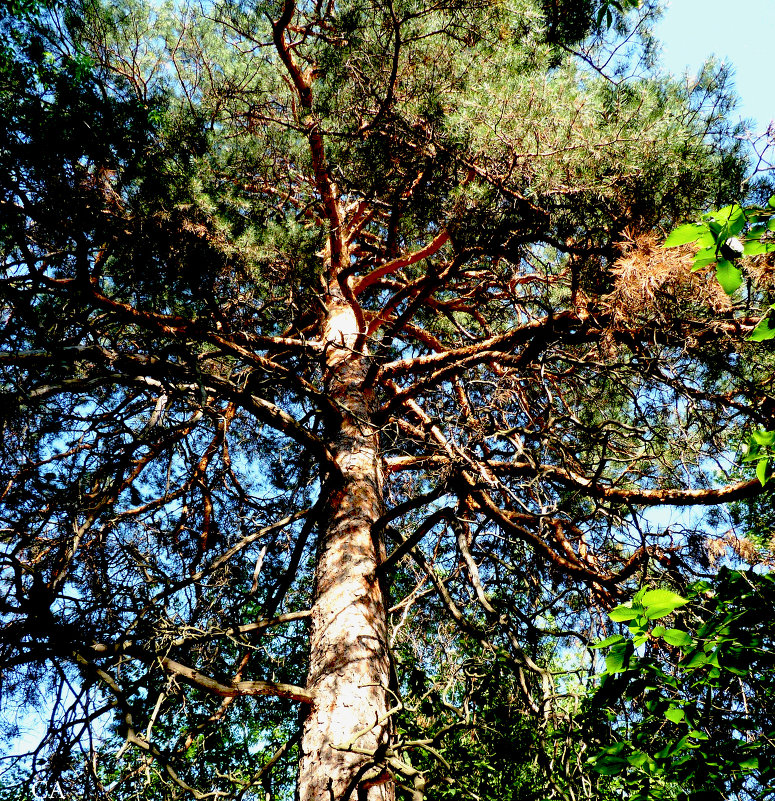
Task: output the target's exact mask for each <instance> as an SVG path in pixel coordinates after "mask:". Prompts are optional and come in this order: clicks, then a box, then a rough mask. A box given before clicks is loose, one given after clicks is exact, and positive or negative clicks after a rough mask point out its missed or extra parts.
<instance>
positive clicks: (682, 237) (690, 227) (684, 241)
mask: <svg viewBox="0 0 775 801" xmlns="http://www.w3.org/2000/svg"><path fill="white" fill-rule="evenodd" d="M705 231H707V226H705V225H703V224H702V223H688V224H687V225H679V226H678V228H674V229H673V230H672V231H671V232H670V233H669V234H668V237H667V239H666V240H665V244H664V246H663V247H666V248H674V247H678V246H679V245H688V244H689V243H690V242H696V241H697V240H698V239H699V238H700V237H701V236H702V234H703V233H704V232H705Z"/></svg>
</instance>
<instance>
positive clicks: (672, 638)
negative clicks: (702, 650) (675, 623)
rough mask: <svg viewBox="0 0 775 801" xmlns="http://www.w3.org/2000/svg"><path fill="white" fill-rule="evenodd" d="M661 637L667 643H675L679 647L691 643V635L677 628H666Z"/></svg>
mask: <svg viewBox="0 0 775 801" xmlns="http://www.w3.org/2000/svg"><path fill="white" fill-rule="evenodd" d="M662 639H663V640H664V641H665V642H666V643H668V644H669V645H675V646H678V647H680V648H686V646H687V645H691V644H692V635H691V634H689V633H688V632H687V631H680V630H679V629H666V630H665V633H664V634H663V635H662Z"/></svg>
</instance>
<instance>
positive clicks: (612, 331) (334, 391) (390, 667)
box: [0, 0, 773, 801]
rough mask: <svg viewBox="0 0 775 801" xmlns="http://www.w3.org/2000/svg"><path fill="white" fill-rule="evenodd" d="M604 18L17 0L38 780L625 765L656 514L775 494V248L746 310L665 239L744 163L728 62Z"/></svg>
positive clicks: (21, 304)
mask: <svg viewBox="0 0 775 801" xmlns="http://www.w3.org/2000/svg"><path fill="white" fill-rule="evenodd" d="M614 11H615V9H613V7H612V6H611V5H610V4H606V5H604V6H603V7H602V8H601V7H599V6H596V5H594V4H591V3H576V2H565V3H558V4H554V3H553V4H548V3H546V4H533V3H527V2H526V3H516V4H506V3H497V4H492V3H481V4H480V3H475V2H462V1H461V2H458V0H451V1H450V2H441V3H424V2H414V1H412V2H360V0H356V2H351V3H342V4H322V3H321V4H308V5H298V6H297V4H296V3H294V2H292V0H285V2H283V3H274V2H269V3H251V4H238V3H213V4H205V5H203V6H197V5H195V4H191V5H187V4H175V5H169V6H167V5H155V4H151V5H149V6H145V5H143V4H141V3H139V2H124V0H120V1H117V2H110V3H108V2H105V3H96V2H94V3H92V2H88V3H84V4H82V5H79V6H77V7H76V6H75V5H74V4H68V5H67V8H61V7H57V6H48V5H42V6H40V7H38V6H36V7H34V8H33V9H32V11H29V10H27V11H25V10H24V8H23V7H22V6H21V5H19V7H18V8H16V9H15V10H14V11H13V12H12V13H10V14H7V13H6V14H5V16H4V17H3V18H2V22H3V26H4V30H5V31H6V33H7V34H8V41H9V44H8V45H7V46H5V48H4V49H3V51H2V76H3V77H2V80H3V83H2V88H1V89H0V91H1V95H0V98H1V103H2V105H1V106H0V113H2V117H3V124H4V127H5V130H6V131H7V134H6V138H7V144H6V145H4V146H3V149H2V151H0V186H2V189H1V190H0V191H1V192H2V194H1V195H0V203H2V208H3V223H2V241H3V248H4V259H5V262H4V266H5V272H4V278H3V281H2V304H3V317H2V321H3V335H2V343H3V344H2V348H1V349H0V369H2V379H0V380H1V381H2V384H1V387H2V392H3V395H4V403H3V406H2V408H3V410H4V411H3V414H4V419H3V425H4V437H3V444H2V448H3V458H2V468H0V469H1V471H2V482H1V483H0V486H2V493H3V495H2V499H3V500H2V503H3V506H2V518H3V523H2V529H1V531H2V542H3V548H2V582H3V596H2V607H0V609H1V611H2V615H3V624H2V625H3V628H2V665H3V696H4V702H5V704H6V709H7V710H8V713H7V716H6V720H7V722H8V726H9V733H12V729H13V723H14V709H15V707H16V706H17V705H20V706H22V707H25V706H27V707H28V706H34V705H36V704H37V705H38V706H39V707H40V708H42V709H43V710H44V711H45V716H46V719H47V720H48V725H47V731H46V734H45V737H44V738H43V741H42V743H41V744H40V746H39V747H38V748H37V749H35V750H34V752H33V753H32V755H31V758H32V762H31V765H30V770H31V771H33V774H34V775H35V776H39V777H43V778H45V780H46V781H48V782H55V781H64V782H70V783H71V786H76V785H77V787H78V792H79V793H80V794H81V795H83V794H84V793H87V794H89V795H90V796H93V797H95V798H99V797H106V798H129V797H133V796H135V795H140V796H142V797H146V798H153V797H158V798H176V797H184V796H193V797H196V798H210V797H212V798H215V797H223V796H227V797H228V796H233V797H251V796H253V797H257V796H259V795H260V794H263V796H264V797H266V795H267V794H268V795H270V796H271V795H272V794H276V795H277V797H290V796H291V795H292V794H293V792H294V785H296V792H298V794H299V797H300V798H302V799H303V800H304V801H311V799H316V800H317V799H321V800H322V799H331V798H334V799H337V801H339V799H346V798H359V799H370V800H371V801H374V799H390V798H392V797H394V795H395V794H396V793H397V794H399V795H403V797H411V798H413V799H415V800H418V799H420V798H422V797H424V796H427V797H429V798H432V797H444V796H445V795H449V794H454V793H460V792H465V793H468V794H469V795H470V794H474V795H476V796H478V797H486V796H485V795H484V794H485V792H492V791H493V789H492V788H498V787H501V788H503V787H506V786H507V784H508V785H509V786H511V784H509V782H510V781H511V780H512V779H513V780H514V782H513V789H512V790H510V792H511V793H512V795H511V797H514V798H519V797H522V798H528V797H534V795H535V793H538V794H539V795H540V796H541V797H542V798H550V797H563V796H565V797H577V794H581V795H584V796H586V797H594V796H596V795H597V796H600V795H601V794H604V793H605V787H603V788H601V787H599V782H598V780H597V779H596V778H595V776H596V775H597V774H595V773H594V771H593V772H590V771H589V770H588V769H587V766H586V764H585V763H586V758H587V757H586V754H587V753H588V752H590V748H591V746H593V745H595V743H594V742H587V741H585V740H584V739H583V737H582V736H580V735H579V734H578V731H577V729H576V728H575V726H576V724H575V723H574V717H573V713H574V709H575V707H574V704H575V700H574V699H575V698H576V697H578V696H579V695H580V694H581V693H582V691H583V683H584V680H585V677H586V675H587V674H588V672H589V671H590V669H591V668H592V667H593V664H594V663H593V662H591V661H590V660H591V658H592V657H591V653H592V652H591V651H589V650H588V645H589V644H590V642H592V641H594V640H595V639H596V638H597V634H598V632H599V630H600V628H601V627H605V626H606V621H607V618H606V617H605V616H604V615H603V610H605V609H607V608H610V607H612V606H615V605H616V604H618V603H620V602H621V601H622V600H623V599H624V598H626V597H627V596H628V595H629V594H630V593H632V592H634V591H635V590H636V589H637V588H638V586H639V585H640V584H641V583H646V584H649V585H653V586H657V585H663V584H665V585H671V586H676V587H677V588H679V589H680V588H682V587H683V586H684V584H685V582H686V581H688V578H687V577H689V576H691V575H692V573H693V572H694V571H695V570H696V569H698V567H699V568H703V559H704V557H705V552H706V550H707V549H706V546H705V544H704V541H703V537H704V532H705V529H704V528H703V524H702V523H701V522H697V524H696V527H695V528H694V529H692V530H690V529H689V528H688V526H686V527H684V528H683V529H682V530H679V529H678V528H673V527H671V528H666V527H665V526H663V525H659V524H658V523H657V522H655V520H658V518H656V519H655V518H654V517H653V516H652V517H649V516H648V515H646V514H645V513H644V510H648V509H649V508H651V507H659V506H664V505H673V506H698V507H704V506H713V505H717V504H720V503H723V502H726V501H731V500H738V499H741V498H746V497H748V496H752V495H755V494H757V493H759V492H760V491H761V484H760V482H759V481H758V480H757V479H756V478H753V477H752V478H751V479H745V478H741V476H740V475H738V474H737V468H736V466H735V462H734V458H733V456H734V455H733V453H732V451H731V449H732V448H733V447H734V443H731V444H730V442H729V438H728V436H727V435H728V432H729V431H730V430H731V431H733V432H734V435H735V436H745V433H746V431H747V429H748V428H750V427H751V426H758V425H761V426H765V427H766V426H767V424H768V421H770V420H771V418H772V414H773V400H772V395H771V386H770V381H771V378H770V376H771V372H770V371H769V369H767V365H768V364H769V358H770V357H769V351H768V350H767V349H766V348H764V349H762V348H759V349H757V350H755V351H752V350H750V348H749V346H748V345H747V344H746V343H745V336H746V335H747V334H749V333H750V332H751V331H752V330H753V328H754V326H755V325H756V324H757V322H758V320H759V318H760V317H761V315H762V314H763V312H764V308H765V305H766V304H767V303H769V299H768V298H767V292H768V291H769V290H768V286H769V278H768V273H767V272H766V271H760V272H761V274H760V275H759V279H760V280H759V281H758V282H756V283H754V282H753V281H751V283H750V286H749V287H748V291H747V294H746V297H745V300H744V301H743V302H741V303H739V304H737V305H735V304H733V303H732V302H731V301H729V300H728V298H727V296H726V295H725V293H724V292H723V291H722V290H721V289H720V288H719V287H718V284H717V282H716V280H715V277H714V276H713V275H705V274H704V273H692V272H691V265H692V258H693V257H692V253H691V252H690V251H691V249H690V248H688V247H686V248H684V249H683V250H681V251H680V252H679V253H678V254H677V255H676V253H675V252H672V251H663V250H662V249H660V248H659V247H658V246H657V244H656V242H657V239H656V238H655V232H659V231H661V230H663V228H664V227H666V226H669V225H671V224H672V223H674V222H675V221H677V220H679V219H680V218H681V217H682V216H684V215H687V214H689V213H690V212H691V211H692V210H694V209H695V208H698V207H702V206H707V204H715V205H720V204H721V203H723V202H725V201H726V200H727V199H730V198H731V197H732V196H733V194H734V193H735V192H736V191H737V188H738V187H739V183H740V180H741V178H742V176H743V174H744V170H745V166H744V158H743V154H741V153H740V152H738V150H737V149H736V145H735V140H734V139H733V138H731V137H730V133H731V132H730V130H728V129H727V128H726V127H724V123H723V112H724V110H725V109H726V108H727V106H728V102H729V101H728V98H727V92H726V87H725V80H726V76H725V75H724V73H715V74H706V75H704V76H702V77H701V79H700V80H699V81H698V84H697V86H696V87H695V88H694V89H693V90H692V91H691V92H689V93H687V90H686V89H684V88H682V87H680V86H678V85H676V84H673V83H671V82H669V81H664V80H656V79H655V78H654V77H653V76H652V75H651V74H650V73H649V71H648V58H647V56H648V50H647V49H646V50H644V49H643V47H641V44H643V43H644V42H645V45H648V40H647V39H642V37H641V39H639V38H638V37H640V36H641V32H642V31H643V30H644V24H645V23H644V20H643V19H642V18H638V19H632V20H629V21H628V20H627V19H625V18H622V17H621V16H620V15H619V14H618V12H617V13H616V14H615V13H614ZM608 12H611V16H610V22H611V23H612V24H613V28H612V29H611V30H610V31H609V32H608V33H606V31H605V30H598V29H597V28H596V26H595V24H594V20H596V19H599V20H600V21H601V22H605V21H607V20H608V18H609V17H608ZM650 13H651V9H650V8H648V7H646V8H645V9H644V10H643V12H642V15H643V16H644V17H648V15H649V14H650ZM587 36H589V37H591V38H588V39H586V43H585V49H584V51H583V52H581V53H580V55H581V56H583V58H581V59H579V57H578V56H577V55H574V54H573V48H574V46H575V44H576V43H578V42H579V41H580V40H581V39H582V38H585V37H587ZM639 43H640V44H639ZM628 51H631V52H630V54H629V55H628ZM597 58H599V59H600V60H599V61H596V59H597ZM602 63H607V64H609V65H611V70H612V71H611V74H605V69H604V68H603V67H602V66H601V64H602ZM708 176H712V177H711V178H710V179H709V178H708ZM507 744H508V746H509V752H508V753H509V756H508V757H507V756H506V753H507V751H506V746H507ZM515 752H516V754H517V756H516V758H515V757H514V753H515ZM469 755H470V756H469ZM291 757H295V758H296V760H297V761H298V763H299V772H298V779H296V780H294V779H293V778H292V776H293V768H292V767H290V765H291V764H292V762H293V761H294V760H293V759H291ZM472 766H473V767H472ZM506 777H508V781H507V779H506ZM538 787H540V788H541V789H540V790H537V789H535V788H538ZM531 794H533V795H532V796H531ZM499 797H503V793H501V792H499Z"/></svg>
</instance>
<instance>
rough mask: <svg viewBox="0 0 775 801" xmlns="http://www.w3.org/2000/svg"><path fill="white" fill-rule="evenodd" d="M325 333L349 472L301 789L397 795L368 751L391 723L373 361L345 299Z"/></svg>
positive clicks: (315, 621) (335, 520)
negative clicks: (370, 374) (362, 349)
mask: <svg viewBox="0 0 775 801" xmlns="http://www.w3.org/2000/svg"><path fill="white" fill-rule="evenodd" d="M325 339H326V341H327V342H328V343H330V344H329V348H328V353H327V367H328V370H329V374H328V391H329V393H330V397H331V398H332V399H333V400H334V402H335V403H336V404H337V406H338V407H339V408H340V410H341V412H342V418H341V423H340V428H339V431H338V432H336V434H335V436H334V437H333V440H334V442H335V445H334V446H333V447H332V451H333V454H334V459H335V462H336V464H337V466H338V468H339V470H340V471H341V478H340V481H339V484H338V486H337V487H336V489H335V490H334V491H333V492H332V493H331V495H330V499H329V510H328V516H327V520H326V525H325V530H324V531H323V534H322V539H321V542H320V546H319V549H318V558H317V568H316V575H315V580H316V588H315V603H314V607H313V613H312V620H311V635H310V636H311V642H310V667H309V677H308V682H307V689H308V691H309V692H310V693H311V694H312V695H313V696H314V698H315V701H314V705H313V707H312V709H311V710H310V712H309V714H308V716H307V719H306V720H305V722H304V731H303V736H302V744H301V750H302V755H301V761H300V766H299V797H300V799H301V801H343V800H344V799H346V798H353V799H358V800H359V801H365V800H366V799H368V801H391V799H392V798H393V797H394V792H395V791H394V787H393V783H392V781H391V780H390V778H389V776H388V775H387V773H385V772H383V770H382V769H381V768H379V767H377V766H375V765H374V759H373V758H372V757H371V756H369V755H368V754H364V753H363V752H364V751H366V752H375V751H376V750H377V749H378V747H379V746H380V745H386V744H387V740H388V736H389V728H390V722H389V719H388V718H387V715H386V713H387V710H388V698H387V695H388V694H387V687H388V682H389V679H390V660H389V656H388V645H387V642H388V639H387V620H386V612H385V603H384V598H383V595H382V589H381V586H380V583H379V581H378V579H377V565H378V563H379V558H380V546H379V544H378V542H377V541H376V540H375V537H374V536H373V534H372V525H373V523H374V522H375V521H376V520H377V519H378V518H379V516H380V514H381V511H382V478H381V473H380V466H379V457H378V451H377V436H376V432H375V431H374V429H373V428H372V427H371V425H370V423H369V416H370V411H371V410H370V408H369V399H368V397H367V396H366V394H365V393H364V390H363V378H364V375H365V373H366V369H367V363H366V359H365V358H364V356H363V355H362V354H358V353H355V352H353V350H352V347H353V345H354V343H355V340H356V339H357V326H356V325H355V318H354V315H353V313H352V310H351V309H350V307H349V306H347V305H346V304H344V303H342V302H341V298H340V300H339V303H337V304H334V305H333V307H332V309H331V310H330V312H329V316H328V324H327V327H326V332H325ZM347 749H352V750H347Z"/></svg>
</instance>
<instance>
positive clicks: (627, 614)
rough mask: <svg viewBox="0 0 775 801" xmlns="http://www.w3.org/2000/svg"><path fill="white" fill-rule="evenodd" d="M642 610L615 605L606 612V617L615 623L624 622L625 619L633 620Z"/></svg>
mask: <svg viewBox="0 0 775 801" xmlns="http://www.w3.org/2000/svg"><path fill="white" fill-rule="evenodd" d="M642 613H643V610H642V609H638V608H634V609H633V607H631V606H625V605H624V604H623V605H622V606H617V607H615V608H614V609H612V610H611V611H610V612H609V613H608V617H610V618H611V620H614V621H616V622H617V623H624V622H625V621H627V620H635V618H636V617H638V615H640V614H642Z"/></svg>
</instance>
